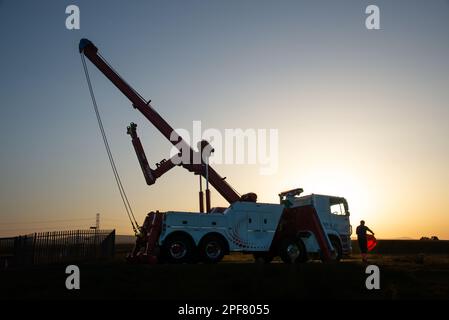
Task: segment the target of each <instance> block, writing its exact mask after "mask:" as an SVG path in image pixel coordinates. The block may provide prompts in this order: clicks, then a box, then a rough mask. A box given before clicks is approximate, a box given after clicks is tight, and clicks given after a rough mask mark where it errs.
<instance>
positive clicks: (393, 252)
mask: <svg viewBox="0 0 449 320" xmlns="http://www.w3.org/2000/svg"><path fill="white" fill-rule="evenodd" d="M448 244H449V242H446V241H441V242H439V243H438V244H436V242H434V243H428V244H423V242H419V241H418V242H414V241H405V240H404V241H400V243H397V241H396V242H395V243H394V242H393V243H388V242H385V243H382V242H380V243H379V246H378V248H377V250H376V252H375V253H374V254H372V255H370V263H372V264H376V265H378V266H379V268H380V277H381V280H380V283H381V289H380V290H367V289H366V287H365V279H366V277H367V274H365V265H363V264H362V263H361V262H360V261H359V260H360V257H359V255H358V254H357V253H355V254H354V255H353V256H352V257H351V258H350V259H345V260H343V261H342V262H340V263H329V264H323V263H321V262H309V263H306V264H300V265H286V264H283V263H279V262H277V261H275V262H274V263H272V264H269V265H262V264H256V263H254V261H253V259H252V257H251V256H248V255H242V254H233V255H231V256H228V257H226V259H225V260H224V261H223V262H222V263H220V264H217V265H204V264H197V265H153V266H150V265H129V264H126V263H125V262H124V261H123V258H124V255H125V252H127V251H128V250H129V247H130V246H129V245H120V246H117V254H116V258H115V260H114V261H107V262H106V261H105V262H95V263H83V264H80V265H79V267H80V271H81V290H71V291H69V290H67V289H66V288H65V279H66V276H67V275H66V274H65V272H64V271H65V266H62V265H52V266H35V267H32V268H17V269H9V270H4V271H1V272H0V287H1V291H0V298H1V299H8V298H10V299H17V298H33V299H34V298H37V299H46V298H56V299H72V298H75V299H102V298H129V299H132V298H140V299H142V298H144V299H177V300H183V299H188V300H192V299H193V300H195V299H200V300H214V299H301V298H333V299H419V298H424V299H449V251H447V247H448ZM437 249H438V250H442V249H445V250H446V251H438V252H439V253H435V252H433V251H434V250H437Z"/></svg>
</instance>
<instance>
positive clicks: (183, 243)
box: [163, 234, 194, 263]
mask: <svg viewBox="0 0 449 320" xmlns="http://www.w3.org/2000/svg"><path fill="white" fill-rule="evenodd" d="M193 249H194V244H193V243H192V240H191V239H190V238H189V237H188V236H186V235H183V234H175V235H173V236H171V237H169V238H168V239H166V240H165V242H164V247H163V261H167V262H170V263H185V262H190V261H191V260H192V257H193Z"/></svg>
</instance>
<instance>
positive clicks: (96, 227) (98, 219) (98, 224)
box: [95, 213, 100, 230]
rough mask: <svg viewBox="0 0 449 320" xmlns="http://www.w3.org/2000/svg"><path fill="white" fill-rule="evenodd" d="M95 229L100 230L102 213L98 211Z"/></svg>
mask: <svg viewBox="0 0 449 320" xmlns="http://www.w3.org/2000/svg"><path fill="white" fill-rule="evenodd" d="M95 229H97V230H100V214H99V213H97V219H96V222H95Z"/></svg>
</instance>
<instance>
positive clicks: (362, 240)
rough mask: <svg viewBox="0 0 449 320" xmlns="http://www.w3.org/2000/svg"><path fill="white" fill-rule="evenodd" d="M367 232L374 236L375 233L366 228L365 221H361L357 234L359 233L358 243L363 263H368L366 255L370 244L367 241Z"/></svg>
mask: <svg viewBox="0 0 449 320" xmlns="http://www.w3.org/2000/svg"><path fill="white" fill-rule="evenodd" d="M367 231H369V232H371V234H372V235H373V236H374V232H373V231H372V230H371V229H370V228H368V227H367V226H365V221H364V220H361V221H360V225H359V226H358V227H357V229H356V231H355V232H356V233H357V241H358V243H359V248H360V254H361V255H362V261H363V262H368V259H367V258H366V255H367V253H368V242H367V239H366V232H367Z"/></svg>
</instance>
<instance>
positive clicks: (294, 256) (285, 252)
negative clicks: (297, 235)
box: [279, 238, 307, 263]
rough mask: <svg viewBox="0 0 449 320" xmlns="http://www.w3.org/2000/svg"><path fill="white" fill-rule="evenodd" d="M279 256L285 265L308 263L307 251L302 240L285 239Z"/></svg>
mask: <svg viewBox="0 0 449 320" xmlns="http://www.w3.org/2000/svg"><path fill="white" fill-rule="evenodd" d="M279 256H280V257H281V259H282V261H283V262H284V263H303V262H306V261H307V251H306V247H305V245H304V243H303V242H302V240H301V239H294V238H292V239H285V240H284V241H283V242H282V243H281V246H280V250H279Z"/></svg>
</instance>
